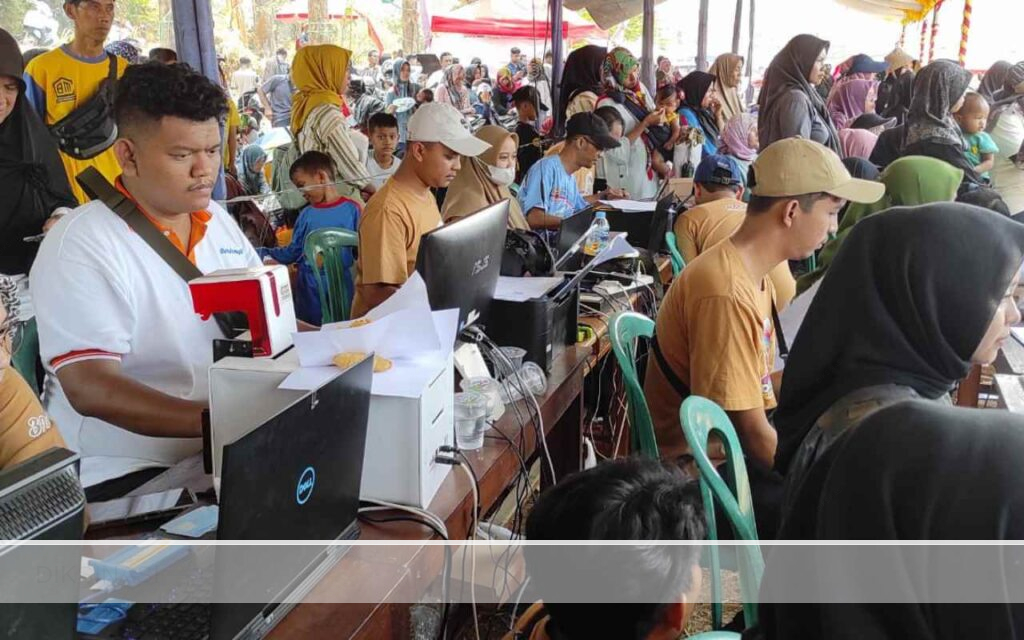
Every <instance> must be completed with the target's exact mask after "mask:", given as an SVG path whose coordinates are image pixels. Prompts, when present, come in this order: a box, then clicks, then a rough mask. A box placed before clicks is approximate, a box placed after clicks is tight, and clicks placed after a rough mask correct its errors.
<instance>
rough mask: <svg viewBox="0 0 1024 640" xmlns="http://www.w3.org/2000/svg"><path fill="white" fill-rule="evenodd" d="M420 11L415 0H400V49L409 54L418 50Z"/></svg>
mask: <svg viewBox="0 0 1024 640" xmlns="http://www.w3.org/2000/svg"><path fill="white" fill-rule="evenodd" d="M419 33H420V11H419V5H418V4H417V2H416V0H402V51H404V52H405V55H407V56H408V55H410V54H413V53H416V52H417V51H419V46H420V38H419Z"/></svg>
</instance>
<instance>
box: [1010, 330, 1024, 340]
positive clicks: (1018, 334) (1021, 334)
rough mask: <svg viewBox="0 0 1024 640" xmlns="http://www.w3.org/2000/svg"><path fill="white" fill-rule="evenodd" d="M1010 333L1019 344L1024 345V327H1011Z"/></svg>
mask: <svg viewBox="0 0 1024 640" xmlns="http://www.w3.org/2000/svg"><path fill="white" fill-rule="evenodd" d="M1010 333H1012V334H1013V337H1014V339H1015V340H1017V342H1019V343H1021V344H1024V327H1011V328H1010Z"/></svg>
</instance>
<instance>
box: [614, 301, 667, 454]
mask: <svg viewBox="0 0 1024 640" xmlns="http://www.w3.org/2000/svg"><path fill="white" fill-rule="evenodd" d="M608 329H609V330H608V334H609V338H610V339H611V342H612V351H614V352H615V359H616V360H617V361H618V363H619V368H620V369H622V377H623V378H624V379H625V381H626V399H627V401H628V402H627V407H626V411H627V415H628V417H629V424H630V426H631V429H630V437H631V441H632V448H633V451H638V452H640V454H641V455H644V456H647V457H648V458H651V459H652V460H657V459H658V458H659V454H658V443H657V441H656V440H655V438H654V421H653V420H651V411H650V409H648V407H647V398H646V397H644V388H643V385H641V384H640V378H639V376H638V375H637V372H636V341H637V339H638V338H641V337H642V338H648V339H650V338H651V336H653V335H654V321H653V320H651V319H650V318H648V317H647V316H644V315H641V314H639V313H634V312H632V311H622V312H620V313H616V314H615V315H614V316H612V317H611V320H610V321H609V323H608Z"/></svg>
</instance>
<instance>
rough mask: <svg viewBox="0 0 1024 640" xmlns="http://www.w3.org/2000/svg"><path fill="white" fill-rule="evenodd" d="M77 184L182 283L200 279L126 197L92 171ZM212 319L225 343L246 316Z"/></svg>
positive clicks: (232, 314) (226, 315) (226, 314)
mask: <svg viewBox="0 0 1024 640" xmlns="http://www.w3.org/2000/svg"><path fill="white" fill-rule="evenodd" d="M77 180H78V184H80V185H81V186H82V189H83V190H85V193H86V194H87V195H88V196H89V197H90V198H92V199H93V200H100V201H101V202H103V204H105V205H107V207H109V208H110V210H111V211H113V212H114V213H116V214H117V215H119V216H120V217H121V218H122V219H123V220H124V221H125V222H126V223H128V226H129V227H131V229H132V231H134V232H135V233H137V234H138V236H139V237H140V238H142V239H143V240H144V241H145V242H146V244H148V245H149V247H150V248H151V249H152V250H153V251H154V252H155V253H156V254H157V255H158V256H160V258H161V259H163V261H164V262H166V263H167V265H168V266H169V267H170V268H171V269H174V272H175V273H177V274H178V275H179V276H181V279H182V280H184V281H185V282H189V281H190V280H195V279H196V278H200V277H202V275H203V273H202V272H201V271H200V270H199V268H198V267H196V265H194V264H192V263H191V262H189V259H188V258H186V257H185V256H184V255H183V254H182V253H181V251H178V248H177V247H175V246H174V245H173V244H172V243H171V241H170V240H168V239H167V238H166V237H165V236H164V234H162V233H160V230H159V229H157V228H156V226H155V225H153V224H152V223H151V222H150V221H149V220H147V219H146V217H145V216H144V215H143V214H142V212H141V211H139V207H138V206H137V205H136V204H135V203H134V202H132V200H131V198H128V197H125V195H124V194H123V193H121V192H120V191H118V190H117V189H116V188H114V186H113V185H111V184H110V183H109V182H107V179H106V178H104V177H103V175H102V174H101V173H100V172H99V171H97V170H96V168H95V167H86V168H85V170H84V171H82V172H81V173H80V174H78V177H77ZM213 316H214V320H216V321H217V326H219V327H220V330H221V332H222V333H223V334H224V336H225V337H226V338H228V339H233V338H235V337H236V336H238V334H239V333H241V331H242V329H241V328H240V327H244V326H246V322H245V315H244V314H242V313H237V312H222V313H215V314H213Z"/></svg>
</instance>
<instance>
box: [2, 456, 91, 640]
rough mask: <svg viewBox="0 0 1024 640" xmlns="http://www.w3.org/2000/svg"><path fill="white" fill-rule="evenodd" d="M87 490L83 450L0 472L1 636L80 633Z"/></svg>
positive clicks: (33, 460)
mask: <svg viewBox="0 0 1024 640" xmlns="http://www.w3.org/2000/svg"><path fill="white" fill-rule="evenodd" d="M84 514H85V493H84V492H83V491H82V486H81V484H79V482H78V455H77V454H75V453H72V452H71V451H68V450H66V449H59V448H54V449H49V450H47V451H44V452H43V453H40V454H38V455H36V456H33V457H32V458H29V459H28V460H26V461H24V462H22V463H20V464H17V465H15V466H13V467H9V468H7V469H4V470H3V472H0V540H67V541H68V542H67V544H62V545H55V546H45V547H43V546H18V545H0V638H4V639H6V638H48V639H49V638H53V639H56V640H60V639H62V638H68V639H70V638H74V637H75V621H76V618H77V612H78V605H77V602H78V583H79V574H80V573H81V563H82V559H81V558H82V549H81V539H82V528H83V527H82V525H83V519H84Z"/></svg>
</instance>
